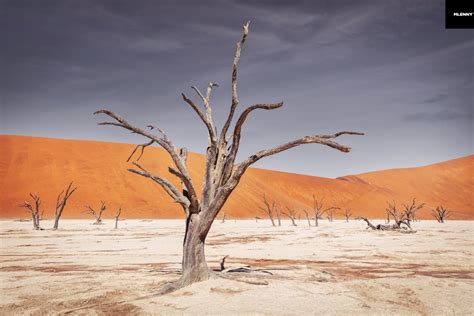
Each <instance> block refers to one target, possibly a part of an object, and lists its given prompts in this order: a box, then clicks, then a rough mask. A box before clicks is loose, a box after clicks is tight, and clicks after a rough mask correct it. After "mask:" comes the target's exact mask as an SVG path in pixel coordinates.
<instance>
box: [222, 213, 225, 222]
mask: <svg viewBox="0 0 474 316" xmlns="http://www.w3.org/2000/svg"><path fill="white" fill-rule="evenodd" d="M221 223H225V213H223V214H222V219H221Z"/></svg>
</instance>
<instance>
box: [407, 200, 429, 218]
mask: <svg viewBox="0 0 474 316" xmlns="http://www.w3.org/2000/svg"><path fill="white" fill-rule="evenodd" d="M424 206H425V203H416V198H413V200H412V202H411V204H403V213H404V215H405V218H406V220H407V221H409V222H415V221H416V220H417V218H416V212H417V211H418V210H420V209H422V208H423V207H424Z"/></svg>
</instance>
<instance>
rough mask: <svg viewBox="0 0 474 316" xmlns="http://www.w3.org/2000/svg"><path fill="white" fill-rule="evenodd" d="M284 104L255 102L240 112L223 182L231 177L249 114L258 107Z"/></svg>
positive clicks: (268, 107) (281, 103)
mask: <svg viewBox="0 0 474 316" xmlns="http://www.w3.org/2000/svg"><path fill="white" fill-rule="evenodd" d="M282 106H283V102H280V103H274V104H255V105H252V106H249V107H248V108H247V109H245V111H243V112H242V114H240V117H239V119H238V120H237V123H236V124H235V128H234V134H233V136H232V147H231V149H230V151H229V155H228V156H227V159H226V163H225V167H224V173H223V181H222V183H225V182H226V181H227V179H228V178H229V177H230V175H231V173H232V168H233V166H234V162H235V158H236V156H237V152H238V150H239V145H240V137H241V133H242V126H243V124H244V122H245V120H246V119H247V117H248V115H249V114H250V113H251V112H253V111H255V110H258V109H261V110H274V109H278V108H280V107H282Z"/></svg>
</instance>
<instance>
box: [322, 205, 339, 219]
mask: <svg viewBox="0 0 474 316" xmlns="http://www.w3.org/2000/svg"><path fill="white" fill-rule="evenodd" d="M339 209H340V208H339V207H335V206H331V207H328V208H327V209H326V210H325V212H326V214H328V220H329V221H330V222H332V221H334V211H335V210H339Z"/></svg>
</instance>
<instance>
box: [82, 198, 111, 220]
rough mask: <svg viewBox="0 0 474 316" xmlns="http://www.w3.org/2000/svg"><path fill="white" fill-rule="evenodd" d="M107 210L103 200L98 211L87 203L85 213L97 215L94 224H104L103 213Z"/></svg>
mask: <svg viewBox="0 0 474 316" xmlns="http://www.w3.org/2000/svg"><path fill="white" fill-rule="evenodd" d="M105 210H106V206H105V202H104V201H101V202H100V210H99V211H98V212H97V211H96V210H94V209H93V208H92V207H90V206H88V205H86V210H85V213H87V214H91V215H92V216H94V217H95V222H94V225H101V224H102V213H104V212H105Z"/></svg>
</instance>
